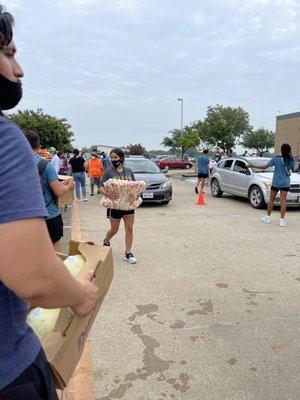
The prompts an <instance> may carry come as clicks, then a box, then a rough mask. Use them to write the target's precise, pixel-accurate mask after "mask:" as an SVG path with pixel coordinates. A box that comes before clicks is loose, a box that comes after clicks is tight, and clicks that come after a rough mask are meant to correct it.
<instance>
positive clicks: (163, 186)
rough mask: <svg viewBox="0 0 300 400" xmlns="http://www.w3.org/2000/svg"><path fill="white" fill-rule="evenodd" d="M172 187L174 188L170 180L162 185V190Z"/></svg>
mask: <svg viewBox="0 0 300 400" xmlns="http://www.w3.org/2000/svg"><path fill="white" fill-rule="evenodd" d="M170 186H172V181H170V179H168V180H167V181H166V182H164V183H163V184H162V185H161V187H162V188H168V187H170Z"/></svg>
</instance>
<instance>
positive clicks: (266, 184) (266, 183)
mask: <svg viewBox="0 0 300 400" xmlns="http://www.w3.org/2000/svg"><path fill="white" fill-rule="evenodd" d="M263 185H264V187H265V188H266V189H270V187H271V185H272V183H271V182H270V181H263Z"/></svg>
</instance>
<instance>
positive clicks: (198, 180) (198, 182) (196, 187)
mask: <svg viewBox="0 0 300 400" xmlns="http://www.w3.org/2000/svg"><path fill="white" fill-rule="evenodd" d="M199 185H200V178H199V176H198V178H197V183H196V186H195V192H196V193H198V190H199Z"/></svg>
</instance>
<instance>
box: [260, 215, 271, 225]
mask: <svg viewBox="0 0 300 400" xmlns="http://www.w3.org/2000/svg"><path fill="white" fill-rule="evenodd" d="M260 220H261V222H264V223H265V224H270V222H271V217H270V215H265V216H264V217H261V219H260Z"/></svg>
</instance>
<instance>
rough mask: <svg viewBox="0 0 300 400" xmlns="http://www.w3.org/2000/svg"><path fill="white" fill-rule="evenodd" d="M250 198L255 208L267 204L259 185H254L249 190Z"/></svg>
mask: <svg viewBox="0 0 300 400" xmlns="http://www.w3.org/2000/svg"><path fill="white" fill-rule="evenodd" d="M248 199H249V203H250V205H251V206H252V207H253V208H264V207H265V205H266V203H265V199H264V195H263V192H262V191H261V189H260V188H259V187H258V186H252V188H251V189H250V190H249V195H248Z"/></svg>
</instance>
